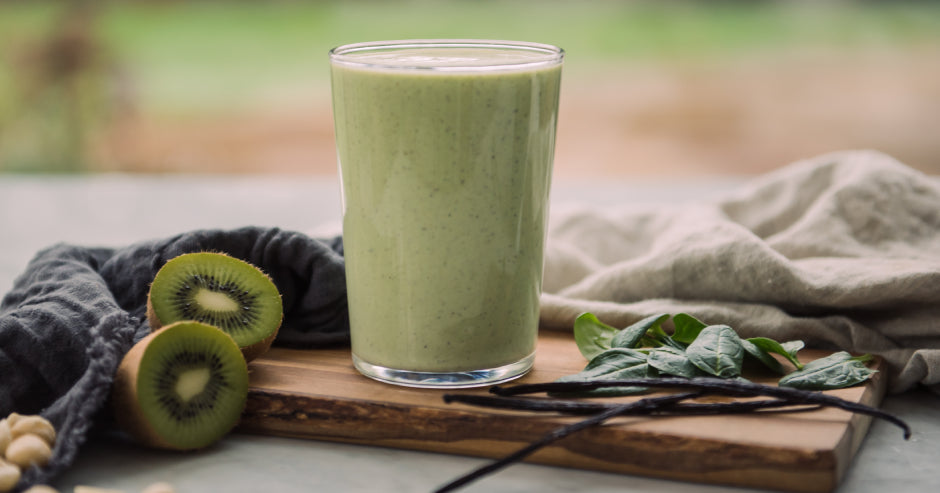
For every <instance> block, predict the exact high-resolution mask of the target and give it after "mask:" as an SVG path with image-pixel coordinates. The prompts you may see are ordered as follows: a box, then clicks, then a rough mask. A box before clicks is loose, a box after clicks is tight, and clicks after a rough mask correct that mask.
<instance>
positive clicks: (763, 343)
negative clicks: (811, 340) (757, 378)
mask: <svg viewBox="0 0 940 493" xmlns="http://www.w3.org/2000/svg"><path fill="white" fill-rule="evenodd" d="M747 342H750V343H751V344H753V345H755V346H757V347H758V348H760V349H761V350H762V351H764V352H766V353H776V354H779V355H780V356H783V357H784V358H786V359H787V360H788V361H789V362H790V363H793V366H795V367H796V369H797V370H802V369H803V363H800V361H799V360H798V359H796V352H797V351H799V350H800V349H803V341H790V342H787V343H785V344H789V349H788V347H786V346H784V345H783V344H780V343H779V342H777V341H775V340H773V339H770V338H767V337H751V338H750V339H747ZM769 356H770V355H769V354H768V357H769ZM770 359H773V358H770ZM762 361H763V360H762ZM774 361H776V360H774Z"/></svg>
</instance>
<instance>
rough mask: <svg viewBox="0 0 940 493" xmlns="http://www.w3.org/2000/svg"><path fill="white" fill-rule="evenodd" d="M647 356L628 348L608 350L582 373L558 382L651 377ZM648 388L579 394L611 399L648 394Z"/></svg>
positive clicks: (596, 390) (612, 388) (629, 388)
mask: <svg viewBox="0 0 940 493" xmlns="http://www.w3.org/2000/svg"><path fill="white" fill-rule="evenodd" d="M646 359H647V356H646V354H643V353H642V352H640V351H637V350H634V349H627V348H614V349H608V350H607V351H604V352H602V353H601V354H599V355H597V356H596V357H595V358H594V359H592V360H591V362H590V363H588V364H587V366H585V367H584V369H583V370H581V372H580V373H575V374H574V375H565V376H563V377H561V378H559V379H558V380H557V381H558V382H582V381H588V380H599V379H602V380H618V379H621V378H643V377H647V376H649V373H650V367H649V364H648V363H647V361H646ZM647 390H648V389H647V388H646V387H609V388H601V389H595V390H589V391H586V392H582V393H579V395H581V396H585V397H601V396H604V397H610V396H615V395H632V394H639V393H642V392H646V391H647Z"/></svg>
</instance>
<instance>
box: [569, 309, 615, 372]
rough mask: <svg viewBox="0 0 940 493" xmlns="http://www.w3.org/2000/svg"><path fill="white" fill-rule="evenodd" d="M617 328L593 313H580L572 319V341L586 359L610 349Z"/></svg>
mask: <svg viewBox="0 0 940 493" xmlns="http://www.w3.org/2000/svg"><path fill="white" fill-rule="evenodd" d="M616 333H617V329H615V328H613V327H611V326H609V325H607V324H605V323H603V322H601V321H600V320H598V319H597V317H596V316H595V315H594V314H593V313H582V314H581V315H578V318H576V319H575V321H574V342H575V344H577V345H578V350H579V351H581V354H582V355H584V357H585V358H587V359H588V360H592V359H594V357H595V356H597V355H599V354H601V353H602V352H604V351H606V350H608V349H610V341H611V339H613V338H614V335H615V334H616Z"/></svg>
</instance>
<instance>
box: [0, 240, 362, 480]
mask: <svg viewBox="0 0 940 493" xmlns="http://www.w3.org/2000/svg"><path fill="white" fill-rule="evenodd" d="M196 251H218V252H225V253H227V254H229V255H232V256H234V257H237V258H241V259H243V260H245V261H248V262H250V263H252V264H254V265H256V266H258V267H260V268H261V269H262V270H264V271H265V272H266V273H267V274H268V275H269V276H271V278H272V280H273V281H274V283H275V285H277V287H278V289H279V290H280V291H281V294H282V301H283V304H284V314H285V315H284V322H283V325H282V327H281V330H280V332H279V333H278V337H277V339H276V340H275V344H280V345H290V346H293V347H318V346H324V345H332V344H337V343H345V342H346V341H347V340H348V334H349V320H348V315H347V313H348V312H347V309H346V284H345V274H344V263H343V258H342V240H341V238H339V237H337V238H333V239H330V240H322V241H321V240H316V239H312V238H309V237H307V236H305V235H303V234H300V233H294V232H287V231H281V230H278V229H262V228H253V227H249V228H242V229H237V230H231V231H223V230H201V231H193V232H189V233H184V234H180V235H177V236H174V237H171V238H166V239H160V240H153V241H147V242H142V243H139V244H135V245H131V246H128V247H124V248H118V249H113V248H85V247H80V246H74V245H64V244H63V245H55V246H52V247H50V248H48V249H46V250H43V251H42V252H39V253H38V254H37V255H36V257H35V258H34V259H33V260H32V261H31V262H30V263H29V265H28V266H27V268H26V271H25V272H24V273H23V274H22V275H21V276H20V277H19V278H17V280H16V281H15V282H14V286H13V289H12V290H11V291H10V292H9V293H8V294H7V295H6V296H5V297H4V298H3V301H2V302H0V416H6V415H7V414H8V413H10V412H11V411H14V410H15V411H17V412H19V413H21V414H33V413H40V412H41V413H42V415H43V416H45V417H46V418H47V419H49V420H50V421H52V423H53V424H54V425H55V427H56V430H57V435H58V436H57V439H56V445H55V448H54V450H53V458H52V461H51V462H50V463H49V464H48V465H47V466H46V467H43V468H30V469H28V470H27V471H26V472H25V474H24V477H23V480H22V481H21V483H20V485H19V487H20V488H25V487H26V486H28V485H32V484H36V483H42V482H46V481H48V480H49V479H50V478H52V477H54V476H56V475H57V474H59V473H60V472H61V471H63V470H64V469H65V468H66V467H68V466H69V465H70V464H71V463H72V462H73V461H74V459H75V454H76V452H77V450H78V447H79V446H80V445H81V444H82V443H84V441H85V438H86V436H87V433H88V431H89V429H90V427H91V426H92V424H93V420H94V419H95V417H96V416H97V415H99V412H100V411H101V410H102V408H103V406H104V404H105V402H106V400H107V398H108V395H109V393H110V388H111V381H112V377H113V375H114V372H115V370H116V369H117V366H118V364H119V363H120V361H121V358H122V357H123V356H124V354H125V353H126V352H127V351H128V350H129V349H130V347H131V346H132V345H133V344H134V342H136V341H138V340H140V339H142V338H143V337H144V336H145V335H146V334H148V333H149V332H150V328H149V326H148V324H147V320H146V316H145V313H146V301H147V291H148V289H149V284H150V282H151V281H152V280H153V277H154V276H155V275H156V272H157V271H158V270H159V269H160V267H161V266H162V265H163V264H164V263H165V262H166V261H167V260H169V259H171V258H173V257H176V256H178V255H181V254H184V253H189V252H196Z"/></svg>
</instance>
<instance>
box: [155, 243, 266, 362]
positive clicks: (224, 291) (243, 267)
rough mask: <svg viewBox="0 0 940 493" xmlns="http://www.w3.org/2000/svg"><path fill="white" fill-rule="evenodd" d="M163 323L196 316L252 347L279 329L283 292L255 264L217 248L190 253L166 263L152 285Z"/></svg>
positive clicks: (243, 345) (159, 319)
mask: <svg viewBox="0 0 940 493" xmlns="http://www.w3.org/2000/svg"><path fill="white" fill-rule="evenodd" d="M150 304H151V308H152V310H153V313H154V315H155V316H156V318H157V319H158V321H159V324H158V325H166V324H170V323H173V322H176V321H180V320H196V321H200V322H203V323H207V324H209V325H214V326H216V327H218V328H220V329H222V330H223V331H225V332H226V333H227V334H229V335H230V336H232V338H233V339H235V342H236V343H237V344H238V345H239V346H240V347H246V346H251V345H253V344H256V343H258V342H259V341H262V340H265V339H267V338H269V337H271V336H272V335H273V334H275V333H276V332H277V329H278V327H280V324H281V318H282V316H283V307H282V305H281V297H280V293H279V292H278V290H277V287H275V285H274V283H273V282H272V281H271V279H270V278H269V277H268V276H266V275H265V274H264V273H262V272H261V271H260V270H258V269H257V268H256V267H254V266H252V265H250V264H248V263H246V262H243V261H241V260H239V259H236V258H234V257H229V256H227V255H224V254H218V253H194V254H187V255H183V256H180V257H177V258H175V259H172V260H170V261H169V262H167V263H166V264H165V265H164V266H163V268H161V269H160V271H159V272H158V273H157V276H156V277H155V278H154V281H153V284H152V285H151V289H150Z"/></svg>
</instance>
